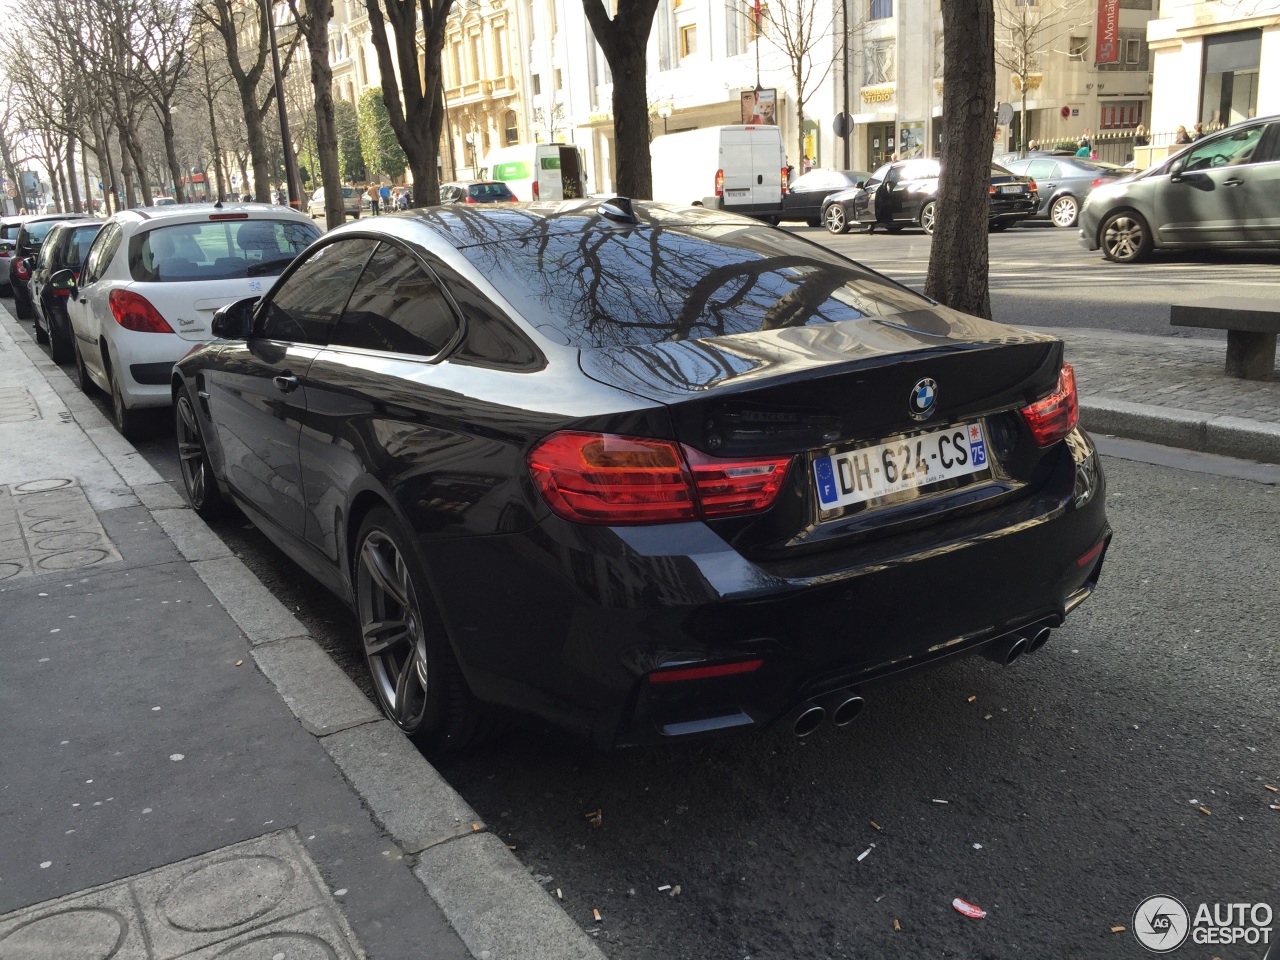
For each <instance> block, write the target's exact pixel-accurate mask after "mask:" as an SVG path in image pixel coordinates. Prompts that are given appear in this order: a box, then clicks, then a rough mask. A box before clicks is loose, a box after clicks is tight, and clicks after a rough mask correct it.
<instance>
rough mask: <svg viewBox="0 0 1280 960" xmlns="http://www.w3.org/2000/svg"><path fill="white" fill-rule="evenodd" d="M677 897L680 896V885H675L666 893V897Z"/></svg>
mask: <svg viewBox="0 0 1280 960" xmlns="http://www.w3.org/2000/svg"><path fill="white" fill-rule="evenodd" d="M679 895H680V884H678V883H677V884H676V885H675V886H674V887H672V888H671V892H670V893H668V894H667V896H668V897H678V896H679Z"/></svg>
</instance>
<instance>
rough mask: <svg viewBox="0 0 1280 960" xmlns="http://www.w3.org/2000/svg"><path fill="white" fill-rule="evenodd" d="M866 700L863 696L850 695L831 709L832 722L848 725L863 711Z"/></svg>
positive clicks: (837, 724) (843, 725) (840, 725)
mask: <svg viewBox="0 0 1280 960" xmlns="http://www.w3.org/2000/svg"><path fill="white" fill-rule="evenodd" d="M866 703H867V702H866V701H865V700H863V699H862V698H861V697H848V698H846V699H845V700H844V701H843V702H842V703H840V704H839V705H838V706H837V707H836V708H835V709H834V710H832V711H831V722H832V723H834V724H835V725H836V726H837V727H847V726H848V725H849V724H851V723H853V721H854V719H855V718H856V717H857V716H858V714H860V713H861V712H862V708H863V707H864V706H866Z"/></svg>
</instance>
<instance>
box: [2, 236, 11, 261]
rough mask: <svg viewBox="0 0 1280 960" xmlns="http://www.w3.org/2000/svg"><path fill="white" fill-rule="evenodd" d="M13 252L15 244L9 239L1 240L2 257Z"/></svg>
mask: <svg viewBox="0 0 1280 960" xmlns="http://www.w3.org/2000/svg"><path fill="white" fill-rule="evenodd" d="M11 253H13V244H12V243H10V242H9V241H8V240H3V241H0V257H7V256H9V254H11Z"/></svg>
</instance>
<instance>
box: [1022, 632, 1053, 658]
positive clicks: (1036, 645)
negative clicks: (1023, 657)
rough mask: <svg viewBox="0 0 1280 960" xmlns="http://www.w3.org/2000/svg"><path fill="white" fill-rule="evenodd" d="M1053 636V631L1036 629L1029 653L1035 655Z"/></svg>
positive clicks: (1032, 633) (1032, 634) (1032, 636)
mask: <svg viewBox="0 0 1280 960" xmlns="http://www.w3.org/2000/svg"><path fill="white" fill-rule="evenodd" d="M1051 636H1053V631H1052V630H1050V629H1049V628H1048V627H1036V629H1035V630H1033V631H1032V632H1031V639H1030V648H1029V649H1028V650H1027V653H1035V652H1036V651H1037V650H1039V649H1040V648H1041V647H1043V646H1044V645H1045V644H1046V643H1048V642H1049V638H1050V637H1051Z"/></svg>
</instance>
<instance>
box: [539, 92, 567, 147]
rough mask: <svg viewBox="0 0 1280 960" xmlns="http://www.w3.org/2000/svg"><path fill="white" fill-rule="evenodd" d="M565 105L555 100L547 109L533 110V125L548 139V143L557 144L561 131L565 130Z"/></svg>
mask: <svg viewBox="0 0 1280 960" xmlns="http://www.w3.org/2000/svg"><path fill="white" fill-rule="evenodd" d="M564 120H565V117H564V104H563V103H561V102H560V101H559V100H554V101H552V103H551V106H550V107H548V108H547V109H545V110H544V109H543V108H542V107H534V108H533V125H534V126H535V127H537V128H538V129H539V130H540V131H541V132H544V133H545V134H546V137H547V143H557V142H558V137H559V136H560V131H561V130H563V129H564V128H565V122H564Z"/></svg>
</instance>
